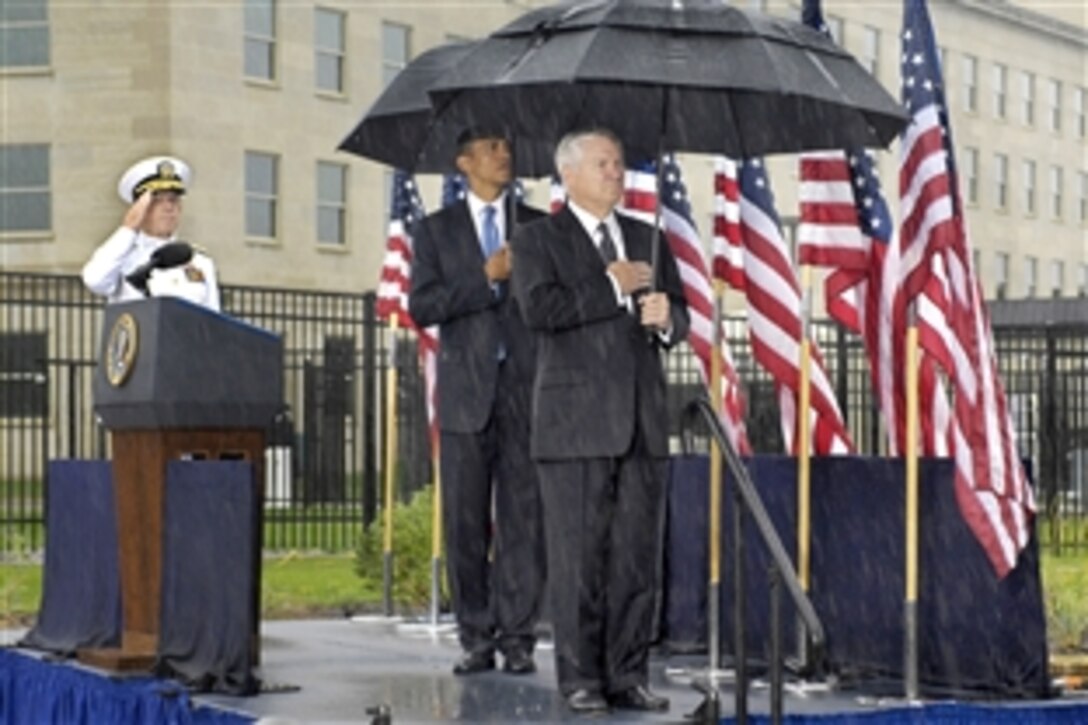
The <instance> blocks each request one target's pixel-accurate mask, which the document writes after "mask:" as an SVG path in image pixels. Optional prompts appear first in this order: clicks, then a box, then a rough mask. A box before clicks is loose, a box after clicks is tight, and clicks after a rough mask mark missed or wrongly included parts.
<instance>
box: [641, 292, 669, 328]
mask: <svg viewBox="0 0 1088 725" xmlns="http://www.w3.org/2000/svg"><path fill="white" fill-rule="evenodd" d="M638 304H639V308H640V310H639V313H640V314H639V321H640V322H641V323H642V326H643V327H649V328H651V329H653V330H658V331H661V332H664V331H665V330H668V329H669V296H668V295H667V294H665V293H664V292H648V293H647V294H644V295H643V296H642V297H640V298H639V300H638Z"/></svg>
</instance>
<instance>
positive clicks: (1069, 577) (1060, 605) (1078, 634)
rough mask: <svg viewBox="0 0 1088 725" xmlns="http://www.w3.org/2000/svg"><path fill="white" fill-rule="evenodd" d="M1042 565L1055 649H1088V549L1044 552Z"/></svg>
mask: <svg viewBox="0 0 1088 725" xmlns="http://www.w3.org/2000/svg"><path fill="white" fill-rule="evenodd" d="M1041 568H1042V572H1041V573H1042V577H1043V599H1044V601H1045V604H1046V620H1047V621H1046V625H1047V639H1048V640H1049V641H1050V648H1051V650H1052V651H1055V652H1068V651H1073V650H1082V651H1084V650H1088V551H1085V550H1083V549H1082V550H1081V551H1080V552H1079V553H1076V554H1063V555H1062V556H1054V555H1052V554H1043V555H1042V557H1041Z"/></svg>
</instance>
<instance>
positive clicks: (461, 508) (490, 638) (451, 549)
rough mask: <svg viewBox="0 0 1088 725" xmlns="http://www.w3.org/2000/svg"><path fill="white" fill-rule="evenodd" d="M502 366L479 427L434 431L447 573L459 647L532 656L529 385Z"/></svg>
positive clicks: (533, 482)
mask: <svg viewBox="0 0 1088 725" xmlns="http://www.w3.org/2000/svg"><path fill="white" fill-rule="evenodd" d="M510 368H511V366H510V365H508V364H502V365H500V369H499V385H498V390H497V392H496V395H495V403H494V406H493V408H492V412H491V417H490V418H489V419H488V422H487V424H486V425H485V426H484V429H483V430H481V431H480V432H478V433H451V432H447V431H442V434H441V446H442V447H441V451H440V456H441V468H442V519H443V526H444V528H445V535H446V559H447V573H448V577H449V583H450V590H451V593H452V596H453V610H454V614H455V616H456V618H457V626H458V631H459V637H460V640H461V646H462V648H463V649H464V650H465V651H466V652H474V653H490V652H493V651H494V650H495V649H496V648H498V649H499V650H500V651H502V652H504V653H506V652H510V651H512V650H514V649H521V650H524V651H526V652H529V653H532V651H533V647H534V646H535V644H536V636H535V634H534V629H535V627H536V623H537V619H538V618H539V615H540V605H541V599H542V595H543V591H544V578H545V571H546V568H545V554H544V539H543V523H542V517H541V510H540V489H539V485H538V482H537V476H536V471H535V468H534V466H533V465H532V462H531V461H530V459H529V412H530V411H529V406H530V402H529V401H530V397H529V386H528V384H525V383H522V382H519V381H516V380H513V379H512V378H513V374H512V372H511V370H510ZM492 514H494V521H492Z"/></svg>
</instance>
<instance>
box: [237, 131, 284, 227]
mask: <svg viewBox="0 0 1088 725" xmlns="http://www.w3.org/2000/svg"><path fill="white" fill-rule="evenodd" d="M251 157H252V158H254V159H256V158H263V159H269V160H271V162H272V180H271V187H272V191H271V192H264V191H261V190H258V189H251V188H250V185H249V181H250V178H249V162H250V159H251ZM243 164H244V166H243V174H242V176H243V186H244V189H245V205H244V207H243V213H244V215H245V218H244V223H243V228H244V230H245V238H246V240H248V241H253V242H258V243H263V244H278V243H279V232H280V228H281V224H280V218H279V216H280V203H279V197H280V179H281V178H282V172H281V165H282V159H281V157H280V155H279V154H277V153H274V152H271V151H257V150H254V149H247V150H246V151H244V152H243ZM252 202H258V203H263V204H267V205H268V206H269V207H270V209H271V211H270V212H269V213H268V215H267V216H268V219H269V221H270V223H271V225H272V234H271V235H266V234H261V233H257V232H254V231H252V230H251V228H250V214H249V206H250V203H252Z"/></svg>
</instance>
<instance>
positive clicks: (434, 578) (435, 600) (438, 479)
mask: <svg viewBox="0 0 1088 725" xmlns="http://www.w3.org/2000/svg"><path fill="white" fill-rule="evenodd" d="M438 446H439V442H438V437H437V436H435V437H434V440H433V441H432V447H433V448H434V453H433V454H432V456H431V458H432V459H433V464H432V465H433V466H434V496H433V505H434V511H432V512H431V626H433V627H437V626H438V610H439V598H440V597H441V596H442V471H441V469H440V468H439V465H438V461H439V455H438V454H439V449H438Z"/></svg>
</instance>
